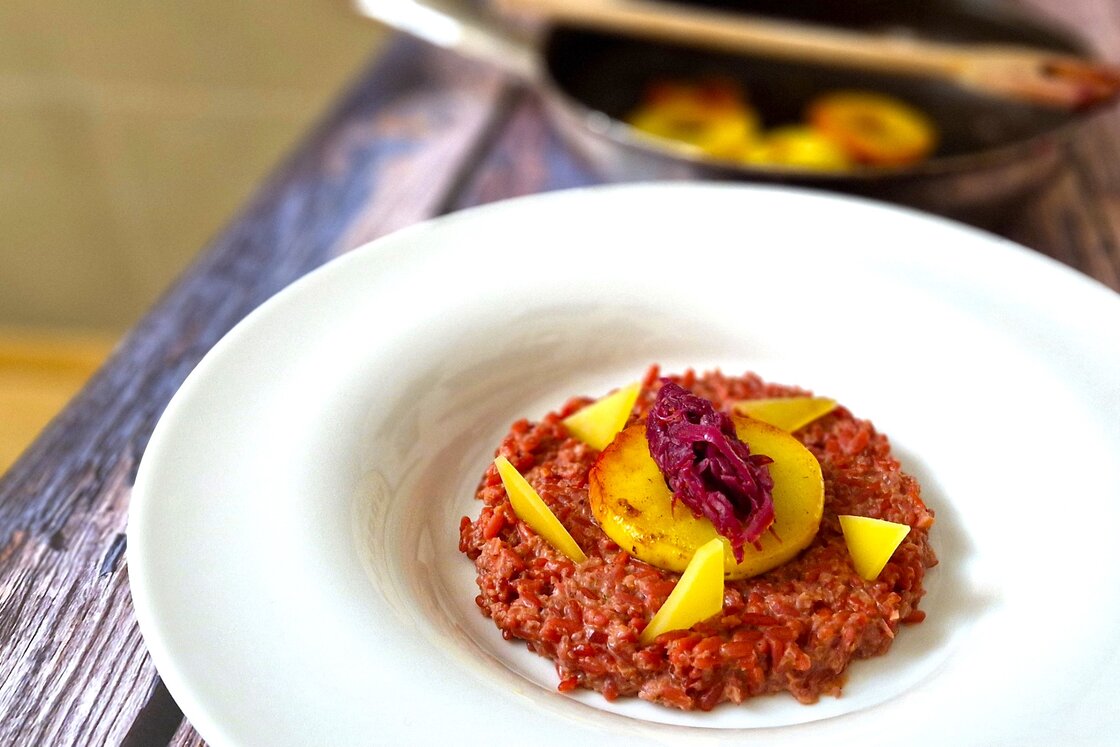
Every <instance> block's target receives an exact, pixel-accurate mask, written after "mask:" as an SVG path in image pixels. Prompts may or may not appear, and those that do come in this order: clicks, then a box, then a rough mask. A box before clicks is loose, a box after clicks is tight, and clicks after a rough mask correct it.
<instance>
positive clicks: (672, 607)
mask: <svg viewBox="0 0 1120 747" xmlns="http://www.w3.org/2000/svg"><path fill="white" fill-rule="evenodd" d="M723 547H724V542H723V540H721V539H719V538H718V537H717V538H716V539H713V540H709V541H708V542H707V543H705V544H704V545H702V546H701V547H700V549H699V550H697V551H696V554H695V555H693V556H692V560H690V561H689V562H688V567H687V568H685V569H684V573H683V574H681V579H680V581H677V585H676V586H674V587H673V591H672V593H671V594H669V598H668V599H666V600H665V604H663V605H661V609H659V610H658V611H657V614H655V615H654V616H653V619H652V620H650V621H649V625H647V626H646V627H645V630H643V631H642V635H641V637H640V638H639V641H640V642H641V643H642V644H647V643H652V642H653V639H655V638H657V636H659V635H661V634H662V633H668V632H669V631H670V630H687V629H688V628H691V627H692V626H693V625H695V624H696V623H698V622H700V621H701V620H707V619H708V618H709V617H711V616H712V615H714V614H716V613H718V612H719V611H720V610H722V609H723Z"/></svg>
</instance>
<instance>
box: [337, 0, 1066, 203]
mask: <svg viewBox="0 0 1120 747" xmlns="http://www.w3.org/2000/svg"><path fill="white" fill-rule="evenodd" d="M359 4H360V7H361V9H362V11H363V12H365V13H366V14H368V15H370V16H372V17H374V18H377V19H379V20H381V21H383V22H385V23H388V24H389V25H391V26H394V27H397V28H399V29H401V30H404V31H407V32H410V33H412V34H415V35H417V36H420V37H422V38H425V39H427V40H429V41H432V42H435V43H437V44H440V45H441V46H446V47H450V48H453V49H456V50H458V51H460V52H462V53H464V54H467V55H470V56H473V57H478V58H483V59H487V60H489V61H491V62H495V63H497V64H499V65H501V66H502V67H504V68H505V69H507V70H509V71H511V72H514V73H515V74H517V75H519V76H520V77H522V78H524V79H526V80H528V81H530V82H532V83H533V84H534V85H536V86H537V87H538V88H539V89H540V90H541V91H542V93H543V94H544V99H545V102H546V105H547V108H548V111H549V114H550V115H551V117H552V118H553V120H554V121H555V123H556V125H557V127H558V129H559V131H560V133H561V135H562V136H563V137H564V138H565V140H566V141H567V142H569V143H570V144H571V145H572V147H573V148H575V149H576V150H577V151H579V152H580V153H582V154H583V155H584V156H586V157H587V158H588V159H589V160H590V161H591V162H592V163H593V164H594V166H595V167H596V168H597V170H598V171H599V172H600V173H601V174H602V175H603V176H604V177H606V178H608V179H612V180H638V179H666V178H725V179H726V178H730V179H744V180H751V181H761V182H772V183H786V184H800V185H805V186H812V187H818V188H824V189H832V190H839V191H844V192H851V193H856V194H863V195H868V196H872V197H877V198H881V199H887V200H892V201H895V202H900V203H904V204H909V205H914V206H917V207H921V208H924V209H927V210H932V211H935V212H938V213H942V214H945V215H950V216H954V217H958V218H962V219H965V220H970V221H973V222H984V223H988V222H992V221H993V220H996V219H997V218H998V217H999V215H1000V213H1002V212H1003V210H1004V209H1005V208H1007V207H1009V206H1011V205H1014V204H1016V203H1017V202H1019V201H1021V200H1022V199H1023V198H1024V197H1025V196H1027V195H1028V194H1029V193H1030V192H1031V191H1033V190H1034V189H1036V188H1037V187H1038V186H1039V185H1041V184H1044V183H1046V181H1047V180H1048V178H1049V177H1051V176H1052V175H1053V174H1054V172H1055V171H1056V170H1057V169H1058V168H1059V167H1060V163H1061V145H1062V143H1063V142H1064V140H1065V139H1066V138H1068V137H1069V135H1070V133H1071V132H1072V131H1073V130H1074V129H1075V127H1076V126H1077V125H1078V124H1080V123H1081V122H1083V121H1084V119H1085V115H1083V114H1077V113H1072V112H1068V111H1060V110H1054V109H1048V108H1041V107H1036V106H1032V105H1028V104H1019V103H1013V102H1008V101H1006V100H1000V99H993V98H988V97H986V96H984V95H981V94H977V93H973V92H969V91H967V90H965V89H961V88H958V87H956V86H953V85H952V84H950V83H947V82H942V81H936V80H926V79H921V78H913V77H894V76H889V75H883V74H875V73H868V72H865V71H860V70H848V69H841V68H824V67H819V66H814V65H807V64H797V63H790V62H781V61H777V60H771V59H764V58H758V57H744V56H735V55H727V54H721V53H717V52H710V51H703V50H697V49H692V48H685V47H680V46H674V45H671V44H664V43H658V42H652V41H646V40H639V39H633V38H626V37H619V36H612V35H608V34H603V33H597V32H591V31H585V30H578V29H572V28H564V27H557V28H552V29H545V30H544V31H543V32H542V33H540V34H539V35H537V36H535V37H532V38H528V37H523V36H518V35H516V34H515V33H513V31H511V30H510V29H509V28H507V27H506V26H504V25H503V24H501V23H500V22H498V21H496V20H495V19H493V18H491V17H489V16H487V15H486V14H485V13H484V12H483V11H480V10H479V9H478V6H477V5H476V4H474V3H470V2H454V0H423V1H422V2H418V1H417V0H359ZM704 4H705V5H708V6H711V7H719V8H724V9H728V8H739V9H742V10H745V11H749V12H750V13H752V14H755V15H771V16H775V17H780V18H784V19H792V20H798V21H808V22H811V23H816V24H827V25H831V26H836V27H841V28H849V29H855V30H863V31H881V30H887V29H889V30H893V31H897V30H904V31H905V32H907V33H913V34H915V35H917V36H920V37H922V38H928V39H934V40H942V41H950V42H989V43H1001V44H1016V45H1027V46H1034V47H1039V48H1045V49H1051V50H1054V51H1056V52H1068V53H1074V54H1084V53H1085V49H1084V47H1083V45H1082V44H1081V43H1080V42H1078V41H1077V40H1076V39H1074V38H1073V37H1072V36H1070V35H1069V34H1067V33H1065V32H1063V31H1061V30H1058V29H1056V28H1053V27H1052V26H1050V25H1047V24H1045V23H1043V22H1042V21H1040V20H1039V19H1037V18H1033V17H1030V16H1026V15H1024V14H1022V13H1021V12H1018V11H1015V10H1012V9H1010V8H1007V7H1005V6H1000V5H998V4H996V3H993V2H985V1H983V0H971V1H969V0H955V1H953V2H929V1H923V0H909V1H904V0H892V1H884V0H848V1H847V2H843V3H820V2H814V1H813V0H780V1H778V0H752V1H751V2H741V3H733V2H717V1H712V2H705V3H704ZM713 74H714V75H721V76H724V77H732V78H735V79H737V80H739V81H740V82H741V83H742V84H743V86H744V88H745V89H746V90H747V91H748V92H749V95H750V98H751V101H752V103H753V104H754V105H755V106H756V108H757V109H758V110H759V112H760V114H761V115H762V117H763V120H764V123H766V124H774V123H780V122H793V121H796V120H798V119H800V118H801V116H802V112H803V111H804V108H805V106H806V104H807V103H808V102H809V101H810V100H811V99H812V98H813V97H814V96H816V95H817V94H819V93H822V92H824V91H828V90H834V89H841V88H847V89H851V88H858V89H867V90H874V91H880V92H883V93H887V94H891V95H894V96H897V97H898V98H901V99H903V100H905V101H908V102H910V103H912V104H913V105H915V106H917V107H918V108H919V109H921V110H922V111H924V112H925V113H926V114H927V115H929V116H930V117H931V118H932V119H933V120H934V121H935V123H936V124H937V127H938V130H939V133H940V143H939V146H938V150H937V152H936V153H935V154H934V156H933V157H932V158H930V159H929V160H927V161H925V162H924V163H921V164H919V165H915V166H910V167H904V168H891V169H886V168H860V169H855V170H851V171H845V172H841V173H820V172H812V171H799V170H791V169H787V168H780V167H767V166H761V165H754V164H750V165H747V164H740V163H735V162H730V161H719V160H715V159H710V158H703V157H697V156H694V155H691V154H689V153H687V152H683V151H681V150H678V149H675V148H672V147H669V146H666V145H664V144H662V143H660V142H658V141H656V140H654V139H651V138H648V137H645V136H643V135H642V134H641V133H639V132H637V131H635V130H634V129H633V128H631V127H630V126H628V125H627V124H626V123H625V122H624V121H623V118H624V117H625V115H626V113H627V112H629V111H630V110H631V109H633V108H634V107H635V105H636V104H637V103H638V101H639V98H640V96H641V95H642V92H643V91H644V89H645V87H646V85H647V83H648V82H649V81H650V80H652V79H656V78H665V77H675V78H687V77H691V76H697V77H701V76H710V75H713Z"/></svg>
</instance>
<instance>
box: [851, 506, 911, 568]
mask: <svg viewBox="0 0 1120 747" xmlns="http://www.w3.org/2000/svg"><path fill="white" fill-rule="evenodd" d="M840 529H841V530H843V532H844V542H846V543H847V545H848V553H849V554H850V555H851V556H852V565H854V566H855V567H856V573H858V574H859V575H860V576H861V577H862V578H864V579H865V580H867V581H874V580H875V579H877V578H879V574H880V573H881V572H882V571H883V566H885V565H886V564H887V561H888V560H890V559H891V556H892V555H894V551H895V550H897V549H898V546H899V545H900V544H901V543H902V540H904V539H905V538H906V535H907V534H909V533H910V527H909V526H907V525H906V524H896V523H895V522H893V521H884V520H883V519H872V518H871V517H869V516H844V515H842V516H840Z"/></svg>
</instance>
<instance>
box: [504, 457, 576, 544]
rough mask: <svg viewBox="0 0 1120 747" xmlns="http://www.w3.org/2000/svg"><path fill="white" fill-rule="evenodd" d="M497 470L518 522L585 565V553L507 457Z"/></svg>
mask: <svg viewBox="0 0 1120 747" xmlns="http://www.w3.org/2000/svg"><path fill="white" fill-rule="evenodd" d="M494 466H495V467H497V468H498V475H499V476H501V478H502V485H503V486H505V489H506V495H508V496H509V502H510V504H511V505H512V506H513V512H514V513H515V514H517V518H519V519H521V520H522V521H523V522H525V523H526V524H528V525H529V528H530V529H532V530H533V531H534V532H536V533H537V534H539V535H540V536H541V537H542V538H543V539H544V540H545V541H546V542H548V543H549V544H550V545H552V546H553V547H555V548H556V549H557V550H559V551H560V552H562V553H564V554H565V555H567V556H568V558H570V559H571V560H572V561H574V562H576V563H582V562H583V561H585V560H587V556H586V555H584V554H583V550H581V549H580V547H579V545H577V544H576V541H575V540H574V539H573V538H572V535H571V534H569V533H568V530H567V529H565V528H564V525H563V524H561V523H560V520H559V519H557V518H556V514H554V513H552V509H550V508H549V507H548V504H547V503H545V502H544V501H543V500H541V497H540V496H539V495H537V491H536V490H534V489H533V486H532V485H530V484H529V481H528V480H526V479H525V478H524V477H523V476H522V475H521V473H520V472H518V471H517V468H516V467H514V466H513V465H512V464H510V461H509V460H508V459H506V458H505V457H504V456H500V457H498V458H497V459H495V460H494Z"/></svg>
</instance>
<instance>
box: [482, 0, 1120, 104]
mask: <svg viewBox="0 0 1120 747" xmlns="http://www.w3.org/2000/svg"><path fill="white" fill-rule="evenodd" d="M494 2H495V4H496V5H497V7H498V8H499V9H500V10H502V11H505V12H512V13H529V14H533V15H536V16H543V17H546V18H548V19H551V20H554V21H560V22H564V23H568V24H572V25H577V26H585V27H591V28H598V29H602V30H609V31H616V32H622V33H628V34H632V35H635V36H642V37H649V38H655V39H662V40H666V41H673V42H680V43H685V44H692V45H696V46H702V47H707V48H711V49H718V50H722V51H730V52H746V53H752V54H759V55H763V56H768V57H777V58H784V59H789V60H797V61H802V62H812V63H818V64H822V65H832V66H845V67H855V68H860V69H864V70H873V71H878V72H885V73H890V74H896V75H916V76H924V77H934V78H943V79H947V80H952V81H955V82H957V83H958V84H960V85H963V86H967V87H970V88H973V89H976V90H982V91H984V92H986V93H989V94H993V95H999V96H1003V97H1006V98H1010V99H1017V100H1022V101H1030V102H1032V103H1038V104H1046V105H1051V106H1058V107H1063V108H1084V107H1087V106H1091V105H1095V104H1100V103H1104V102H1106V101H1109V100H1112V99H1113V98H1115V97H1116V95H1117V93H1118V92H1120V70H1117V69H1116V68H1110V67H1107V66H1104V65H1100V64H1097V63H1094V62H1092V61H1089V60H1084V59H1080V58H1076V57H1070V56H1066V55H1060V54H1056V53H1054V52H1049V51H1046V50H1040V49H1033V48H1028V47H999V46H991V45H957V44H947V43H942V42H934V41H928V40H920V39H911V38H897V37H895V38H892V37H889V36H877V35H872V34H862V33H857V32H852V31H840V30H837V29H831V28H827V27H821V26H813V25H809V24H800V23H790V22H784V21H775V20H771V19H764V18H757V17H752V16H745V15H741V14H736V13H728V12H723V11H715V10H708V9H703V8H694V7H690V6H685V5H674V4H670V3H664V2H653V1H651V0H494Z"/></svg>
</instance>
